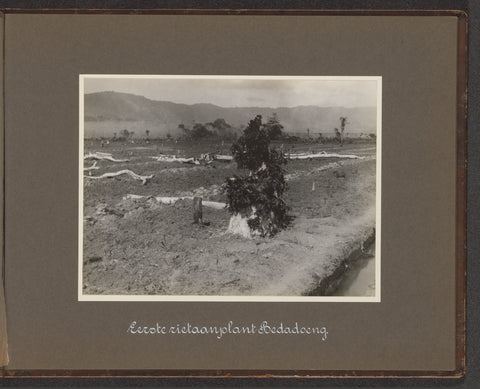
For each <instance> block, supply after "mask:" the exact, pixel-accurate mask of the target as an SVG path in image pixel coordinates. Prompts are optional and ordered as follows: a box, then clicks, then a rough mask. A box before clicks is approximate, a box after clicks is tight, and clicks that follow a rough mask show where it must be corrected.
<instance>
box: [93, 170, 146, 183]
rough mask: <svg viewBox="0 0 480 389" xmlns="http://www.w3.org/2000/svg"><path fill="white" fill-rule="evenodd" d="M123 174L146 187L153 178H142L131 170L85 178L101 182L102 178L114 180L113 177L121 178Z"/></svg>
mask: <svg viewBox="0 0 480 389" xmlns="http://www.w3.org/2000/svg"><path fill="white" fill-rule="evenodd" d="M122 174H127V175H129V176H130V177H132V178H133V179H135V180H138V181H142V185H145V184H146V183H147V182H148V181H149V180H151V179H152V178H153V175H150V176H140V175H138V174H136V173H134V172H132V171H131V170H120V171H118V172H115V173H104V174H102V175H101V176H85V177H86V178H91V179H94V180H99V179H102V178H112V177H117V176H121V175H122Z"/></svg>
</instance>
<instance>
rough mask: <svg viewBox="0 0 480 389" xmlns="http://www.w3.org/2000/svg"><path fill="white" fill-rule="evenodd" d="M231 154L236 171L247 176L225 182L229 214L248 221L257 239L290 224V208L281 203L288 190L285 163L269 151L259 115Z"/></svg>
mask: <svg viewBox="0 0 480 389" xmlns="http://www.w3.org/2000/svg"><path fill="white" fill-rule="evenodd" d="M232 153H233V156H234V158H235V161H236V162H237V166H238V168H246V169H248V170H249V174H248V176H246V177H240V176H235V177H233V178H229V179H227V182H226V194H227V199H228V208H229V210H230V212H232V213H234V214H238V213H240V214H241V215H242V216H246V217H249V221H248V224H249V226H250V228H251V229H252V230H255V231H257V232H259V233H260V235H262V236H266V235H274V234H275V233H276V232H278V231H279V230H280V229H282V228H285V227H286V226H287V225H288V223H289V221H290V217H289V216H288V214H287V212H288V209H289V208H288V206H287V205H286V204H285V202H284V201H283V199H282V196H283V193H284V191H285V190H286V189H287V184H286V182H285V170H284V169H283V165H284V164H286V162H287V160H286V158H285V156H284V155H283V153H282V152H280V151H278V150H275V149H272V148H271V147H270V137H269V136H268V133H267V131H266V129H265V126H263V125H262V117H261V116H260V115H258V116H256V117H255V119H253V120H251V121H250V123H249V125H248V127H247V128H246V129H245V131H244V133H243V135H242V136H241V137H240V138H239V139H238V141H237V142H235V143H234V144H233V145H232Z"/></svg>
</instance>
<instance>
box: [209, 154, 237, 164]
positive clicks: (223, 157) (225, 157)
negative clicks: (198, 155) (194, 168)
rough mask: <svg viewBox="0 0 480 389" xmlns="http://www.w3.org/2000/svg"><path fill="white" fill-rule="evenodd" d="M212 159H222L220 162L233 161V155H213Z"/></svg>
mask: <svg viewBox="0 0 480 389" xmlns="http://www.w3.org/2000/svg"><path fill="white" fill-rule="evenodd" d="M213 159H214V160H215V161H222V162H229V161H233V157H232V156H231V155H214V157H213Z"/></svg>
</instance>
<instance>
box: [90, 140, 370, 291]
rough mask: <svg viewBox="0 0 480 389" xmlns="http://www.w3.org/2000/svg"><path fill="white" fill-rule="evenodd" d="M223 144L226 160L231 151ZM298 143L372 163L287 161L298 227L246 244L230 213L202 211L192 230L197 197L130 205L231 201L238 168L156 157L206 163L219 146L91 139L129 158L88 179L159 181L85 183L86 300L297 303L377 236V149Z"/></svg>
mask: <svg viewBox="0 0 480 389" xmlns="http://www.w3.org/2000/svg"><path fill="white" fill-rule="evenodd" d="M217 146H218V149H219V150H220V151H221V152H225V153H227V150H228V147H226V146H221V145H217ZM294 146H295V147H294V151H295V152H297V151H319V150H325V151H327V152H335V153H341V154H355V155H358V156H362V157H364V158H363V159H341V158H322V159H312V160H294V161H289V163H288V164H287V166H286V169H287V171H288V173H287V180H288V185H289V189H288V191H287V192H286V196H285V201H286V202H287V204H289V205H290V206H291V214H292V215H293V216H294V219H293V222H292V224H291V226H290V227H289V228H288V229H286V230H284V231H282V232H281V233H279V234H277V235H276V236H275V237H273V238H258V237H257V238H254V239H245V238H242V237H239V236H236V235H232V234H229V233H226V230H227V227H228V222H229V219H230V214H229V213H228V211H227V210H224V209H220V210H216V209H212V208H206V207H204V210H203V213H204V221H207V222H208V225H204V226H200V225H197V224H193V223H192V222H193V209H192V201H191V200H180V201H178V202H176V203H175V204H174V205H165V204H161V203H159V202H157V201H156V200H155V199H154V198H153V197H146V198H142V199H137V200H132V199H125V196H126V195H127V194H135V195H144V196H193V195H196V196H202V197H203V199H204V200H213V201H225V198H224V196H223V194H222V193H221V185H222V183H223V182H224V181H225V179H226V177H229V176H232V175H233V174H238V173H239V171H238V170H237V169H236V165H235V164H234V163H225V162H214V163H212V164H210V165H208V166H204V165H201V166H198V165H197V166H196V165H187V164H182V163H179V162H157V161H155V160H154V159H153V158H152V157H154V156H158V155H160V154H161V153H164V154H175V155H177V156H185V157H188V156H193V155H195V156H198V155H199V154H200V153H201V152H206V151H211V147H212V145H208V144H205V145H201V144H197V145H185V144H175V143H173V142H170V143H169V144H165V143H163V144H162V143H159V142H158V143H156V144H155V143H146V142H142V143H135V144H122V143H120V142H112V143H110V144H108V145H105V146H104V147H103V148H102V147H101V146H100V144H99V142H94V141H86V143H85V153H88V152H95V151H101V152H108V153H112V155H113V156H114V157H115V158H117V159H124V158H126V159H129V161H128V162H109V161H99V162H98V164H97V166H99V167H100V169H98V170H92V171H90V172H85V175H88V174H89V173H90V174H91V175H92V176H99V175H101V174H103V173H106V172H115V171H119V170H122V169H130V170H132V171H134V172H135V173H137V174H141V175H154V177H153V178H152V180H151V181H150V182H148V183H147V184H146V185H142V183H141V182H140V181H136V180H133V179H132V178H131V177H129V176H119V177H115V178H109V179H101V180H93V179H89V178H84V222H83V227H84V245H83V250H84V255H83V280H84V284H83V293H84V294H149V295H156V294H160V295H255V296H274V295H276V296H278V295H285V296H287V295H291V296H299V295H305V294H308V293H309V292H311V291H312V290H314V289H315V287H316V286H317V285H318V284H319V282H320V281H321V280H322V279H324V278H325V277H328V276H329V275H331V274H332V273H333V272H334V271H335V269H336V268H337V267H338V266H339V264H340V262H341V261H342V260H343V259H344V258H345V257H347V256H348V255H349V254H350V253H351V252H352V251H353V250H356V249H358V248H359V247H360V246H361V245H362V244H363V242H364V241H365V240H366V239H367V238H368V237H369V236H371V235H372V234H373V232H374V227H375V162H376V161H375V145H374V144H371V143H370V144H351V145H345V146H344V147H338V146H332V145H327V146H326V145H321V144H313V145H310V144H298V145H294ZM222 147H223V148H226V149H227V150H221V149H222ZM289 147H291V145H290V146H289ZM91 165H92V162H91V161H86V162H85V167H88V166H91Z"/></svg>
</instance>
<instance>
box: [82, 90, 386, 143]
mask: <svg viewBox="0 0 480 389" xmlns="http://www.w3.org/2000/svg"><path fill="white" fill-rule="evenodd" d="M274 113H275V114H276V115H277V118H278V120H279V121H280V123H281V124H282V125H283V126H284V131H285V132H287V133H290V134H302V133H303V134H307V131H310V134H311V135H315V134H318V133H323V134H330V133H333V132H334V129H335V127H339V118H340V117H341V116H346V117H347V125H346V128H345V132H347V133H351V134H359V133H376V120H377V119H376V108H375V107H357V108H350V107H319V106H296V107H278V108H266V107H228V108H227V107H220V106H217V105H213V104H208V103H199V104H191V105H188V104H179V103H173V102H170V101H157V100H151V99H148V98H146V97H144V96H139V95H134V94H129V93H120V92H96V93H89V94H85V96H84V118H85V126H84V127H85V137H87V138H89V137H100V136H105V137H111V136H113V134H114V133H119V132H120V131H122V130H123V129H127V130H128V131H133V132H135V135H134V136H137V137H143V136H144V135H145V132H146V131H147V130H148V131H149V135H150V136H151V137H157V136H165V135H166V134H167V133H169V134H171V135H173V136H176V135H180V134H181V130H180V129H179V128H178V126H179V125H180V124H183V125H185V127H188V128H191V127H192V125H193V124H194V123H208V122H213V121H215V120H216V119H219V118H221V119H225V121H226V122H227V123H228V124H230V125H231V126H233V127H235V128H238V131H239V132H240V129H241V128H244V127H245V126H246V125H247V124H248V122H249V120H251V119H253V118H254V117H255V116H256V115H262V117H263V118H264V121H265V122H266V121H267V120H268V118H269V117H271V116H272V115H273V114H274Z"/></svg>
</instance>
